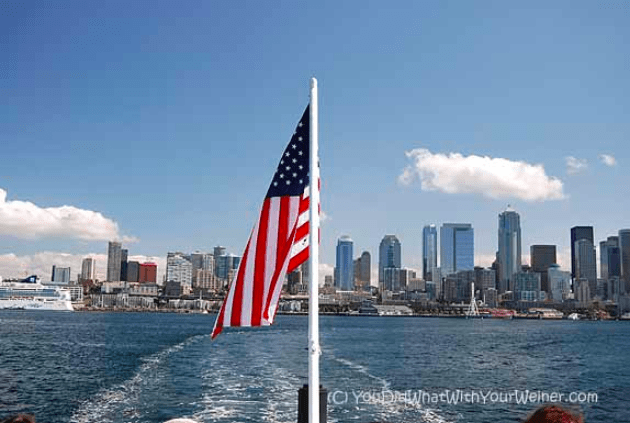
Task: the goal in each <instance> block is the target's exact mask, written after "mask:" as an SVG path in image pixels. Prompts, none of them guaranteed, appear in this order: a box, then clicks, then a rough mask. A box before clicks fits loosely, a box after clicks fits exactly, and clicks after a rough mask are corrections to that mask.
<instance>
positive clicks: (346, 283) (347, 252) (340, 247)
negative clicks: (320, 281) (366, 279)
mask: <svg viewBox="0 0 630 423" xmlns="http://www.w3.org/2000/svg"><path fill="white" fill-rule="evenodd" d="M352 249H353V242H352V239H351V238H350V237H349V236H347V235H344V236H342V237H341V238H339V239H338V240H337V261H336V266H335V287H336V288H337V289H339V290H340V291H352V289H353V288H354V263H353V260H352V256H353V252H352Z"/></svg>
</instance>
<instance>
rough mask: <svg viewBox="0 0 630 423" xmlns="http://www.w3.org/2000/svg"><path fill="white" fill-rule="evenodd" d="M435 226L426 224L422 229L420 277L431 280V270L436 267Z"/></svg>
mask: <svg viewBox="0 0 630 423" xmlns="http://www.w3.org/2000/svg"><path fill="white" fill-rule="evenodd" d="M437 246H438V242H437V228H436V227H435V225H426V226H425V227H424V228H423V229H422V279H424V280H425V281H430V280H433V279H432V278H431V272H432V271H433V269H434V268H436V267H437Z"/></svg>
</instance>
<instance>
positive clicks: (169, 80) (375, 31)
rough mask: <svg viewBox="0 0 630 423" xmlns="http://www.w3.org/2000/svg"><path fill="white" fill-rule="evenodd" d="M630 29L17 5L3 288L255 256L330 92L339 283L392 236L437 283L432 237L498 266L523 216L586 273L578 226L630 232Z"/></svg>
mask: <svg viewBox="0 0 630 423" xmlns="http://www.w3.org/2000/svg"><path fill="white" fill-rule="evenodd" d="M550 3H551V4H550ZM629 24H630V5H629V4H628V3H626V2H621V1H610V2H604V1H602V2H577V1H571V2H568V1H567V2H560V1H558V2H527V3H518V4H517V3H514V2H510V3H507V2H500V1H497V2H493V1H480V2H443V1H439V2H438V1H426V2H415V1H409V2H393V3H392V2H388V3H385V2H367V1H361V2H351V1H346V2H332V1H331V2H317V4H315V2H296V1H276V2H227V1H226V2H223V1H216V2H160V3H153V2H150V3H149V2H106V3H103V2H91V1H86V2H67V3H63V4H62V3H58V2H15V3H12V2H8V3H4V4H3V5H1V6H0V52H1V54H0V189H2V190H4V191H6V192H7V196H6V199H5V200H4V201H3V202H0V216H2V220H4V223H2V222H0V275H4V276H10V275H12V274H17V273H23V272H30V271H37V272H41V271H42V270H40V269H49V266H51V265H52V264H55V262H56V264H64V263H76V262H77V260H78V257H81V256H83V255H88V254H96V255H99V257H100V258H101V263H99V267H101V268H102V269H103V268H104V265H105V263H103V262H102V261H103V260H102V256H103V255H104V254H105V253H106V248H107V245H106V241H107V239H108V238H110V237H111V234H116V235H118V236H120V237H125V239H128V240H129V241H131V240H132V238H133V242H127V243H126V245H127V246H128V248H129V250H130V254H131V255H143V256H149V257H162V258H163V257H165V256H166V252H167V251H172V250H183V251H193V250H208V251H211V249H212V247H213V246H215V245H218V244H221V245H225V246H226V247H227V248H228V250H229V251H231V252H234V253H237V254H240V253H241V252H242V249H243V248H244V245H245V243H246V240H247V237H248V235H249V232H250V230H251V227H252V226H253V224H254V221H255V219H256V217H257V214H258V208H259V207H260V204H261V202H262V199H263V196H264V194H265V192H266V190H267V187H268V185H269V183H270V181H271V176H272V173H273V171H274V169H275V166H276V164H277V160H278V159H279V155H280V154H281V153H282V150H283V148H284V146H285V144H286V143H287V142H288V140H289V137H290V135H291V133H292V131H293V127H294V125H295V124H296V122H297V119H299V117H300V116H301V113H302V111H303V109H304V107H305V105H306V104H307V102H308V80H309V78H310V77H311V76H316V77H317V78H318V80H319V85H320V156H321V164H322V170H321V171H322V185H323V191H322V207H323V210H324V211H325V213H326V215H327V216H328V218H327V219H326V221H325V222H324V223H323V228H322V237H323V238H322V261H323V262H324V263H326V264H329V265H334V257H335V251H334V249H335V244H336V239H337V238H338V237H339V236H340V235H342V234H349V235H350V236H351V237H352V238H353V239H354V241H355V253H356V255H358V254H359V253H360V251H361V250H364V249H365V250H368V251H370V252H371V253H372V255H373V257H375V255H376V252H377V248H378V243H379V241H380V239H381V238H382V237H383V235H385V234H389V233H394V234H396V235H397V236H398V237H399V238H400V240H401V242H402V250H403V264H404V265H407V266H409V267H416V268H418V269H419V263H420V262H421V260H420V254H421V232H422V226H424V225H425V224H430V223H434V224H437V225H440V224H442V223H445V222H466V223H472V225H473V227H474V228H475V244H476V254H477V262H478V263H479V264H483V265H488V264H490V263H489V261H488V257H490V256H492V255H493V254H494V252H495V251H496V248H497V215H498V213H499V212H501V211H502V210H503V209H505V207H506V205H507V204H511V205H512V206H513V207H514V208H515V209H516V210H517V211H518V212H519V213H520V215H521V226H522V231H523V251H524V253H526V254H525V257H524V261H525V262H527V261H529V257H528V252H529V246H530V245H531V244H537V243H545V244H556V245H558V252H559V256H561V257H566V251H567V250H568V248H569V229H570V227H571V226H574V225H593V226H594V227H595V238H596V241H599V240H602V239H604V238H605V237H606V236H608V235H613V234H615V233H616V232H617V230H618V229H621V228H627V227H630V219H629V218H628V216H627V212H626V210H628V209H629V208H630V200H629V198H630V196H629V195H628V184H627V181H628V180H629V176H630V175H629V170H628V165H627V163H628V161H629V157H628V156H629V149H628V147H627V145H628V141H630V119H628V116H630V82H629V77H628V76H629V75H630V49H628V45H630V25H629ZM418 149H424V150H422V151H424V153H423V154H424V155H423V156H422V157H424V159H423V161H422V163H418V162H417V161H415V159H414V157H418V156H417V154H416V155H415V156H414V155H413V154H415V153H412V155H411V156H407V155H406V152H411V151H414V150H415V151H416V153H417V152H418V151H420V150H418ZM454 154H457V155H460V156H456V155H454ZM602 154H606V155H609V156H610V157H607V162H608V164H606V163H604V161H603V160H602V156H601V155H602ZM483 157H486V159H485V161H484V160H481V158H483ZM570 157H572V158H574V160H572V159H568V158H570ZM613 158H614V161H613V160H612V159H613ZM478 159H479V160H478ZM499 159H505V160H504V161H500V160H499ZM569 162H570V163H569ZM568 163H569V164H571V163H573V164H575V163H578V164H580V163H581V164H582V165H581V166H575V165H574V166H568ZM410 166H411V167H410ZM440 166H441V167H440ZM475 166H480V167H478V168H476V167H475ZM406 169H407V170H408V172H409V173H408V175H409V178H407V179H405V182H403V181H402V180H401V175H403V173H404V172H405V170H406ZM438 170H439V172H440V173H439V175H438V174H437V173H436V172H438ZM480 172H481V173H480ZM506 172H507V173H506ZM510 172H512V173H510ZM530 173H535V174H536V175H534V176H532V177H529V176H523V175H529V174H530ZM492 175H494V176H492ZM438 176H439V177H438ZM530 176H531V175H530ZM420 177H422V178H423V181H424V183H421V181H420ZM505 181H512V182H514V183H513V184H510V183H506V182H505ZM554 181H556V182H555V185H554ZM477 182H479V184H478V183H477ZM558 182H559V183H560V188H558ZM552 185H554V186H555V188H553V187H552ZM547 188H548V189H547ZM512 189H514V191H511V190H512ZM527 191H534V192H540V195H539V196H538V197H536V199H535V200H533V201H531V199H525V197H524V194H523V192H527ZM489 193H492V194H489ZM0 197H1V196H0ZM15 201H22V202H28V203H31V204H26V205H25V204H23V203H16V202H15ZM64 205H67V206H72V207H74V209H72V210H71V211H68V210H65V212H64V211H60V209H58V208H59V207H61V206H64ZM27 210H28V212H27ZM90 212H96V213H92V214H90ZM64 213H66V214H64ZM68 213H69V214H68ZM99 213H100V214H99ZM16 216H17V217H16ZM42 216H43V217H42ZM64 216H65V217H64ZM64 219H66V220H64ZM73 219H74V220H73ZM68 220H73V222H74V223H73V224H67V223H68ZM112 225H113V226H112ZM561 260H562V259H561ZM373 264H374V265H376V263H373ZM565 264H566V263H565ZM73 266H76V265H75V264H73ZM15 268H19V269H18V270H19V272H17V271H16V272H15V273H12V272H13V269H15ZM46 271H48V270H46ZM77 271H78V269H77ZM73 273H76V272H75V271H74V270H73Z"/></svg>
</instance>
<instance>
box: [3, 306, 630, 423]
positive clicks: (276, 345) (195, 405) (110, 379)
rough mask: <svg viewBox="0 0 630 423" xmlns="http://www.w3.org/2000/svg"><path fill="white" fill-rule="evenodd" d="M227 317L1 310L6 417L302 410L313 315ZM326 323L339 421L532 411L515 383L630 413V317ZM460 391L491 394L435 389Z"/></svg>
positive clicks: (271, 418)
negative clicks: (231, 321) (241, 322)
mask: <svg viewBox="0 0 630 423" xmlns="http://www.w3.org/2000/svg"><path fill="white" fill-rule="evenodd" d="M213 323H214V316H212V315H175V314H144V313H127V314H123V313H54V312H30V313H29V312H19V311H0V416H6V415H10V414H13V413H17V412H26V413H32V414H35V416H36V418H37V421H38V422H47V423H56V422H63V423H66V422H77V423H78V422H99V423H101V422H104V423H106V422H112V423H114V422H115V423H122V422H156V423H157V422H164V421H166V420H168V419H169V418H173V417H184V416H185V417H189V418H194V419H196V420H198V421H199V422H295V421H296V416H297V390H298V388H299V387H300V386H302V384H304V383H306V381H307V374H308V371H307V359H308V357H307V351H306V343H307V342H306V332H307V330H306V327H307V318H306V317H305V316H295V317H292V316H279V317H278V318H277V324H276V325H274V326H273V327H271V328H262V329H255V330H245V329H240V330H231V331H229V332H227V333H225V334H222V335H221V336H220V337H219V338H218V339H217V340H216V341H215V342H211V341H210V338H209V335H208V334H209V333H210V331H211V329H212V325H213ZM320 330H321V343H322V349H323V355H322V359H321V379H322V383H323V384H324V385H325V387H326V388H327V389H328V390H329V413H328V421H329V422H435V423H437V422H458V423H460V422H471V423H477V422H479V423H481V422H489V421H497V422H498V421H502V422H518V421H520V420H522V418H523V417H525V416H526V415H527V414H528V413H529V412H531V411H532V410H533V409H534V408H535V407H536V404H531V403H530V404H518V403H517V401H516V399H515V397H512V398H508V397H507V395H509V394H511V393H512V392H515V390H518V392H519V393H521V394H522V393H524V392H525V390H530V391H535V392H539V391H540V392H543V393H546V394H547V395H550V394H552V393H554V392H557V393H558V394H560V393H562V394H566V395H568V394H569V393H571V392H576V393H578V392H579V393H582V392H583V393H596V394H597V402H596V403H594V402H590V403H582V404H580V405H579V408H580V409H581V410H582V411H583V412H584V414H585V416H586V421H587V422H611V421H628V418H627V416H626V414H627V413H626V404H627V398H629V397H630V364H628V363H630V322H568V321H524V320H513V321H504V320H490V319H485V320H465V319H437V318H435V319H433V318H374V317H342V316H339V317H336V316H335V317H331V316H322V317H321V319H320ZM446 390H448V392H450V393H451V394H453V393H458V392H459V393H461V395H462V398H463V395H464V394H469V395H473V392H476V393H478V398H469V399H471V400H472V401H470V402H469V403H464V404H462V403H459V404H452V403H450V404H449V403H448V402H447V401H440V400H438V401H431V398H433V399H436V397H437V396H439V395H440V394H442V395H443V397H444V396H445V395H446V394H445V392H447V391H446ZM457 390H460V391H457ZM420 391H421V392H423V393H424V395H425V397H424V401H423V400H422V393H420V394H419V393H418V392H420ZM405 392H407V397H404V395H405ZM414 394H416V395H418V396H417V397H416V400H415V401H414V398H413V395H414ZM479 394H483V395H485V396H486V403H485V404H483V403H481V402H482V400H483V398H482V397H480V395H479ZM494 395H496V397H493V396H494ZM449 398H450V399H452V397H449ZM493 398H494V399H496V401H491V399H493ZM438 399H439V398H438ZM442 399H446V398H442ZM501 400H505V401H506V402H503V401H501ZM591 400H592V399H591ZM471 402H474V403H471Z"/></svg>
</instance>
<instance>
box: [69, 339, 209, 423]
mask: <svg viewBox="0 0 630 423" xmlns="http://www.w3.org/2000/svg"><path fill="white" fill-rule="evenodd" d="M208 337H209V335H196V336H193V337H190V338H188V339H187V340H185V341H183V342H181V343H179V344H176V345H172V346H170V347H168V348H166V349H164V350H162V351H160V352H158V353H156V354H153V355H151V356H148V357H143V358H142V359H141V360H142V364H141V365H140V367H139V368H138V370H137V371H136V373H135V374H134V375H133V376H132V377H131V378H130V379H128V380H126V381H124V382H122V383H120V384H117V385H115V386H113V387H109V388H107V389H102V390H101V391H99V392H97V393H96V394H95V395H94V396H93V397H92V398H90V399H88V400H86V401H84V402H83V403H82V404H81V405H80V406H79V409H78V410H76V411H75V412H74V414H73V415H72V417H71V418H70V423H118V421H117V420H115V419H116V416H118V415H121V414H122V415H123V416H124V418H125V420H128V419H137V418H140V417H141V415H140V411H139V410H138V409H137V406H138V405H142V404H140V401H139V397H140V394H142V393H144V392H146V391H147V390H150V389H151V387H152V386H155V385H156V384H159V383H160V381H161V378H160V377H159V376H158V375H157V370H158V367H159V366H160V364H161V363H162V362H163V361H164V360H165V359H167V358H168V357H169V356H170V355H171V354H173V353H174V352H177V351H180V350H182V349H183V348H185V347H186V346H188V345H190V344H192V343H194V342H198V341H199V340H201V339H203V338H208Z"/></svg>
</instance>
